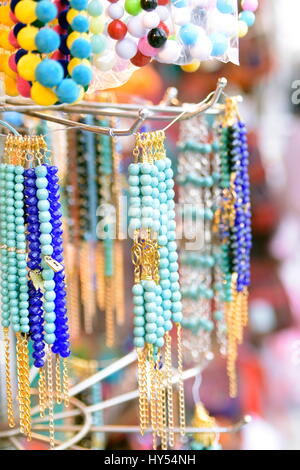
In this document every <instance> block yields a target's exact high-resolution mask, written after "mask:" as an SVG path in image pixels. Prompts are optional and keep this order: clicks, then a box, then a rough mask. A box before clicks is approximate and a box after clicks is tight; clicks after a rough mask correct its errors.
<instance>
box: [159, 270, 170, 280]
mask: <svg viewBox="0 0 300 470" xmlns="http://www.w3.org/2000/svg"><path fill="white" fill-rule="evenodd" d="M169 276H170V271H169V269H167V268H165V269H160V270H159V278H160V279H161V280H164V279H169Z"/></svg>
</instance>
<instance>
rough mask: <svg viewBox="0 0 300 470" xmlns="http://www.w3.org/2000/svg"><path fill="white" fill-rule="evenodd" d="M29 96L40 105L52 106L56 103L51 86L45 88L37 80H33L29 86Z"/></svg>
mask: <svg viewBox="0 0 300 470" xmlns="http://www.w3.org/2000/svg"><path fill="white" fill-rule="evenodd" d="M31 98H32V99H33V101H34V102H35V103H37V104H40V105H41V106H52V105H53V104H55V103H57V101H58V99H57V96H56V94H55V93H54V91H53V90H51V88H46V87H44V86H43V85H41V84H40V83H39V82H34V83H33V85H32V87H31Z"/></svg>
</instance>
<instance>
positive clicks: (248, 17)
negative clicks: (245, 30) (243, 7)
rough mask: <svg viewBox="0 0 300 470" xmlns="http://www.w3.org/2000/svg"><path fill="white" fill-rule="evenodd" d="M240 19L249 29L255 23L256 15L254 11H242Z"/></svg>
mask: <svg viewBox="0 0 300 470" xmlns="http://www.w3.org/2000/svg"><path fill="white" fill-rule="evenodd" d="M239 19H240V20H241V21H244V22H245V23H246V25H247V26H249V28H251V26H253V25H254V23H255V14H254V13H253V12H252V11H242V12H241V13H240V14H239Z"/></svg>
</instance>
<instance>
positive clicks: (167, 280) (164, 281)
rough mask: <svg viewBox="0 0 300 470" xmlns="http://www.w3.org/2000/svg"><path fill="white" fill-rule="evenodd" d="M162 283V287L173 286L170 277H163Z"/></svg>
mask: <svg viewBox="0 0 300 470" xmlns="http://www.w3.org/2000/svg"><path fill="white" fill-rule="evenodd" d="M161 261H162V260H161ZM160 285H161V287H162V289H169V288H170V287H171V282H170V280H169V279H163V280H161V282H160Z"/></svg>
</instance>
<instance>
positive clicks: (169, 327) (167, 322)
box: [164, 320, 173, 331]
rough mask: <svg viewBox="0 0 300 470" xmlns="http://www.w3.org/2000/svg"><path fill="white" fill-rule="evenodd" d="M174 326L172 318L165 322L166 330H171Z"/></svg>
mask: <svg viewBox="0 0 300 470" xmlns="http://www.w3.org/2000/svg"><path fill="white" fill-rule="evenodd" d="M172 327H173V324H172V322H171V320H167V321H165V324H164V329H165V331H171V330H172Z"/></svg>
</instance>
